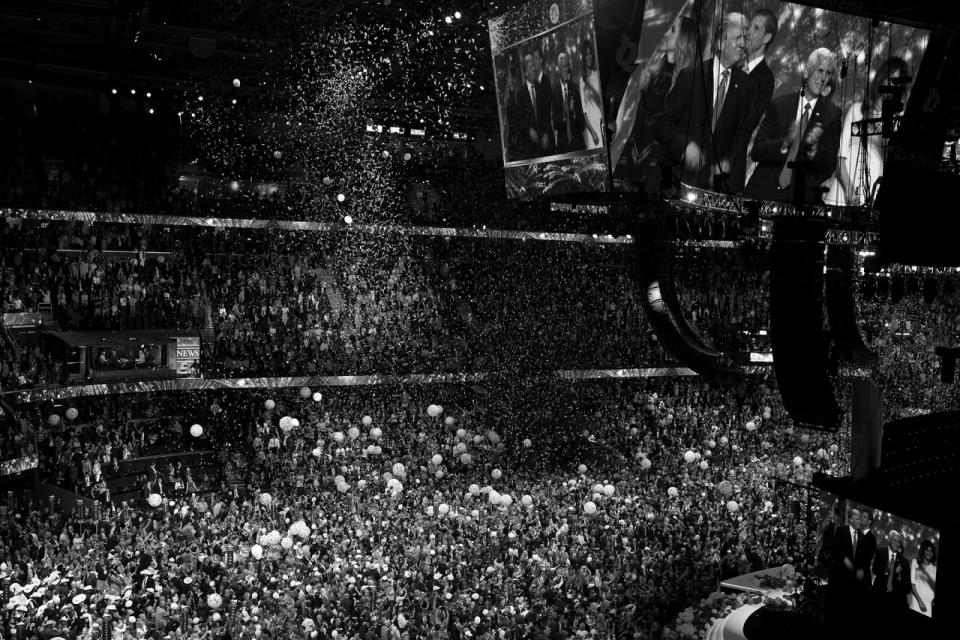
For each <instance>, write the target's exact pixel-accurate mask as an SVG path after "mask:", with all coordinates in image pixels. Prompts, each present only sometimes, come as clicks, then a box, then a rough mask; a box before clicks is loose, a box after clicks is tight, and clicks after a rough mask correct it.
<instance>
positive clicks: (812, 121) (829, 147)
mask: <svg viewBox="0 0 960 640" xmlns="http://www.w3.org/2000/svg"><path fill="white" fill-rule="evenodd" d="M836 68H837V61H836V56H834V54H833V52H831V51H830V50H829V49H825V48H820V49H817V50H815V51H814V52H813V53H811V54H810V56H809V57H808V58H807V61H806V65H805V67H804V69H805V75H804V77H803V84H802V86H801V87H800V89H799V90H798V91H794V92H792V93H788V94H785V95H782V96H778V97H776V98H774V99H772V100H771V101H770V105H769V106H768V107H767V111H766V113H765V114H764V116H763V120H762V121H761V122H760V129H759V130H758V131H757V139H756V141H755V142H754V145H753V151H752V153H751V157H752V158H753V160H754V161H755V162H757V168H756V170H755V171H754V172H753V176H752V177H751V178H750V182H749V183H748V184H747V189H746V193H747V194H748V195H749V196H752V197H754V198H759V199H762V200H781V201H789V200H794V199H795V197H799V198H800V199H801V201H802V202H804V203H807V204H820V203H822V199H823V193H824V191H826V189H825V188H824V187H823V186H822V184H823V183H824V182H826V181H827V180H829V179H830V177H831V176H832V175H833V172H834V170H835V169H836V167H837V152H838V150H839V147H840V122H841V119H842V113H841V112H840V109H839V107H837V106H836V105H835V104H833V103H832V102H830V100H829V99H828V98H827V97H826V96H825V95H823V94H824V92H825V90H826V88H827V87H828V86H829V85H830V82H831V80H832V79H833V77H834V75H835V73H836ZM794 162H803V163H805V164H806V166H805V167H802V168H797V167H795V166H793V163H794ZM799 170H802V171H804V172H805V175H804V176H803V178H804V180H803V185H804V186H803V190H802V191H800V192H796V193H795V191H796V189H797V188H798V178H799Z"/></svg>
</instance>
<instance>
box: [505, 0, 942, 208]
mask: <svg viewBox="0 0 960 640" xmlns="http://www.w3.org/2000/svg"><path fill="white" fill-rule="evenodd" d="M490 35H491V43H492V49H493V58H494V67H495V71H496V80H497V95H498V100H499V107H500V122H501V133H502V141H503V149H504V166H505V169H506V179H507V191H508V194H509V195H510V196H514V197H538V196H552V195H559V194H563V193H573V192H583V191H608V190H612V191H622V192H634V191H640V192H647V193H659V190H660V186H661V184H662V182H663V180H664V179H668V180H671V181H674V180H676V181H680V182H683V183H685V184H689V185H692V186H696V187H700V188H705V189H717V190H720V191H724V192H729V193H740V194H744V195H746V196H748V197H752V198H757V199H763V200H784V201H785V200H792V199H794V198H795V197H799V198H800V199H801V200H803V201H804V202H809V203H813V204H820V203H826V204H835V205H859V204H864V203H865V202H867V201H868V200H869V199H870V196H871V195H872V194H873V193H874V191H875V189H876V186H877V184H878V181H879V179H880V177H881V176H882V174H883V140H884V139H883V136H881V135H879V127H877V132H876V134H875V135H870V136H858V135H854V129H855V127H854V123H858V122H861V121H863V120H868V119H869V120H875V121H879V120H880V119H881V117H882V116H883V115H884V114H883V103H884V97H889V102H888V109H889V107H890V105H891V104H893V103H895V102H900V103H904V104H905V103H906V101H907V98H908V96H909V91H910V83H909V81H908V80H907V79H908V78H911V77H913V76H915V75H916V72H917V70H918V68H919V66H920V63H921V61H922V59H923V54H924V52H925V50H926V46H927V41H928V38H929V31H927V30H924V29H920V28H916V27H911V26H905V25H900V24H894V23H889V22H880V23H879V24H877V25H871V21H870V19H869V18H866V17H861V16H855V15H850V14H846V13H841V12H837V11H829V10H826V9H822V8H817V7H811V6H806V5H802V4H796V3H789V2H773V1H769V0H744V1H740V2H736V1H734V2H730V1H724V2H717V1H716V0H698V1H696V2H695V1H694V0H646V2H644V1H643V0H583V1H573V0H571V1H569V2H550V1H549V0H534V1H533V2H530V3H528V4H526V5H523V6H522V7H520V8H519V9H516V10H514V11H512V12H510V13H507V14H504V15H503V16H501V17H499V18H497V19H494V20H491V22H490ZM598 86H599V89H598V88H597V87H598ZM891 86H894V87H898V88H899V90H900V91H901V93H900V95H890V93H889V91H888V90H887V89H885V87H891ZM887 115H888V116H889V115H890V114H889V113H888V114H887ZM794 162H800V163H803V164H802V165H794V164H793V163H794ZM604 163H606V167H604V166H601V165H603V164H604ZM794 166H802V170H801V169H799V168H798V169H794V168H792V167H794ZM605 168H606V170H605Z"/></svg>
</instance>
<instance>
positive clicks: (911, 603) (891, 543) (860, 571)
mask: <svg viewBox="0 0 960 640" xmlns="http://www.w3.org/2000/svg"><path fill="white" fill-rule="evenodd" d="M825 498H826V500H827V501H828V502H829V505H828V506H827V507H826V508H825V509H823V510H822V511H821V514H824V517H823V518H822V520H821V522H820V526H819V533H818V542H817V552H816V558H815V563H816V565H817V573H818V575H819V576H821V577H823V578H826V580H827V603H826V604H827V610H826V614H827V618H828V619H830V620H831V621H832V624H834V625H839V626H843V625H845V624H849V625H850V631H851V632H854V631H855V632H863V631H865V629H864V628H863V626H862V625H863V621H864V620H875V621H877V623H878V626H882V623H883V621H884V620H887V621H894V620H897V619H903V618H904V617H907V616H910V615H917V614H919V615H922V616H926V617H932V616H933V612H934V609H935V607H936V598H935V593H936V582H937V551H938V550H939V548H940V532H939V531H938V530H937V529H934V528H932V527H928V526H926V525H923V524H921V523H919V522H914V521H911V520H907V519H905V518H902V517H899V516H897V515H894V514H892V513H889V512H886V511H881V510H879V509H874V508H872V507H870V506H868V505H863V504H859V503H856V502H852V501H844V500H842V499H838V498H836V497H835V496H825ZM881 614H882V615H881ZM876 631H881V629H877V630H876ZM881 635H882V634H881Z"/></svg>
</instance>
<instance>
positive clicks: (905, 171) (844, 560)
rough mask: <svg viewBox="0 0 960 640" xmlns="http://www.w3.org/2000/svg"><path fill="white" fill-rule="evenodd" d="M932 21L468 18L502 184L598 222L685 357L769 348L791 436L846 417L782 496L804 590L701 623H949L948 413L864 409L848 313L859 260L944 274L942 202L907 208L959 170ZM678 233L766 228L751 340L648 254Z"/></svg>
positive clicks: (720, 5)
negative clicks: (763, 313) (761, 341)
mask: <svg viewBox="0 0 960 640" xmlns="http://www.w3.org/2000/svg"><path fill="white" fill-rule="evenodd" d="M936 19H937V16H926V17H920V16H917V15H916V12H914V13H913V14H911V12H909V11H904V10H903V9H902V7H900V6H898V5H897V3H894V2H876V3H869V4H868V3H858V2H803V3H788V2H773V1H740V2H718V1H716V0H646V1H644V0H558V1H552V0H532V1H531V2H528V3H525V4H522V5H520V6H518V7H517V8H515V9H513V10H511V11H508V12H506V13H504V14H502V15H500V16H498V17H496V18H494V19H491V20H490V23H489V30H490V40H491V51H492V58H493V60H492V62H493V68H494V76H495V80H496V90H497V103H498V109H499V121H500V134H501V145H502V150H503V163H504V173H505V180H506V191H507V194H508V195H509V196H510V197H514V198H522V199H546V200H549V201H550V202H551V203H552V208H553V210H555V211H562V212H577V211H582V212H584V213H588V212H589V213H590V214H596V212H597V211H601V212H605V213H606V214H607V215H609V216H610V218H611V219H612V220H613V221H612V222H611V226H612V227H616V228H619V229H621V230H622V232H623V236H625V237H626V239H627V240H628V241H632V242H633V243H634V245H635V246H636V253H635V256H636V258H635V264H633V265H631V267H632V269H633V272H634V273H635V275H636V277H637V278H639V280H640V285H641V286H642V287H644V288H645V289H646V290H647V292H648V295H647V300H646V304H645V307H644V308H645V313H646V315H647V316H648V318H649V319H650V321H651V323H652V324H653V326H654V328H655V330H656V332H657V336H658V337H659V339H660V340H661V342H662V343H663V344H664V345H666V346H667V347H668V348H669V349H670V350H671V351H672V352H673V353H674V355H675V356H676V357H677V358H678V359H680V360H681V361H682V362H683V363H684V364H685V365H686V366H688V367H689V368H691V369H693V370H694V371H696V372H697V373H699V374H701V375H704V376H739V375H746V374H748V373H749V372H750V370H751V368H752V365H754V364H756V363H757V362H758V361H762V362H764V364H766V365H767V366H769V365H770V364H771V363H770V361H771V360H772V366H773V369H774V372H775V374H776V377H777V383H778V388H779V390H780V392H781V395H782V398H783V402H784V405H785V406H786V408H787V409H788V411H789V412H790V414H791V416H792V417H793V419H794V421H795V424H796V425H797V426H798V427H799V428H801V429H816V430H831V431H835V430H838V429H841V428H843V429H850V432H851V443H852V444H851V451H850V458H851V465H850V468H851V476H850V477H847V478H833V477H826V476H822V477H818V478H817V479H816V481H815V482H814V485H811V486H809V487H806V490H807V494H808V496H809V498H808V500H807V504H806V505H798V508H802V509H804V510H805V511H806V513H807V516H808V526H809V527H810V529H811V530H815V531H817V535H816V536H811V539H810V544H809V545H808V546H809V557H808V558H807V559H806V561H805V562H804V566H803V568H802V569H801V572H802V573H803V575H802V576H801V577H800V579H799V584H800V585H801V586H800V587H799V588H800V589H801V590H802V591H803V596H802V597H801V600H800V601H801V602H802V603H803V606H801V607H797V609H796V610H782V609H778V608H776V607H770V606H766V605H756V606H754V605H751V607H753V608H750V609H748V610H744V611H737V612H734V614H732V615H731V616H730V618H731V619H730V620H727V621H726V623H725V624H724V625H722V628H721V629H720V636H718V637H723V638H750V639H751V640H756V639H758V638H794V637H796V638H811V637H857V636H859V635H867V634H869V633H873V634H877V637H899V636H900V634H903V637H911V638H928V637H947V636H951V637H952V636H953V635H954V627H956V626H957V624H958V622H960V620H958V618H960V612H958V610H957V608H956V607H954V606H952V605H953V604H954V603H956V602H960V598H958V587H957V584H958V583H957V577H956V576H957V570H956V569H957V567H956V566H955V565H956V564H957V555H956V548H957V547H956V545H957V542H956V539H957V533H958V528H960V520H958V517H957V515H956V514H957V513H958V511H957V509H956V505H957V499H956V497H955V495H954V494H952V493H951V491H950V488H951V487H953V486H958V485H957V481H958V480H960V478H958V477H957V474H958V472H960V439H958V437H960V425H958V424H957V422H958V417H957V416H956V415H953V414H950V415H938V414H932V415H925V416H921V417H918V418H915V419H910V420H906V421H899V422H892V423H890V424H884V420H883V412H882V398H883V392H884V390H883V389H881V388H879V387H878V386H877V385H876V384H875V383H874V382H872V381H871V380H870V379H869V378H866V377H863V376H862V375H861V376H860V377H859V378H858V376H857V375H856V372H857V370H858V368H862V367H863V366H864V365H866V364H869V363H871V362H873V361H874V360H875V359H876V354H874V353H871V352H870V350H869V349H868V348H867V347H866V346H865V341H864V338H863V336H862V335H861V333H860V329H859V327H858V324H857V308H856V301H855V293H856V287H857V286H858V281H859V279H860V276H861V275H862V274H863V273H864V270H865V271H866V272H869V271H871V270H878V269H880V268H882V267H883V265H888V264H891V263H897V264H906V265H936V266H957V267H960V249H958V247H960V242H958V239H960V218H958V217H957V216H950V217H945V216H942V215H938V212H936V211H934V210H935V207H930V208H928V210H924V211H923V212H921V213H917V212H916V209H917V207H916V203H915V199H916V197H917V185H919V184H924V185H929V188H928V187H924V190H923V191H924V192H931V191H930V190H931V189H932V190H934V191H944V190H948V189H953V190H954V191H955V190H956V189H957V187H958V186H960V185H958V184H957V182H958V180H957V175H956V172H955V171H949V170H945V168H944V166H943V153H944V144H945V140H947V139H948V138H949V131H948V121H949V118H950V114H951V109H952V104H951V103H952V101H953V99H954V97H953V96H954V94H955V91H954V90H953V88H952V86H951V85H952V84H953V83H955V81H956V79H957V77H958V61H960V47H958V39H957V36H956V34H955V33H954V30H953V29H952V28H950V27H948V26H945V25H943V24H942V23H941V24H937V23H936ZM937 185H939V186H937ZM931 229H935V230H936V232H934V233H931V231H930V230H931ZM628 233H629V234H630V235H627V234H628ZM690 242H701V243H713V245H712V246H734V247H735V246H738V243H744V242H764V243H767V246H768V247H769V258H770V264H771V267H770V269H771V273H770V291H769V296H770V316H771V328H770V334H771V335H770V336H769V342H770V345H771V347H772V355H767V356H765V355H764V354H746V355H747V357H744V355H745V354H734V353H723V352H721V351H719V350H717V349H715V348H714V347H713V346H712V345H710V344H709V343H708V342H707V341H706V340H705V339H704V338H703V337H702V336H700V335H698V333H697V332H696V331H695V330H694V329H693V328H692V324H691V323H690V322H689V320H688V319H687V312H686V310H685V309H684V308H683V306H682V304H681V302H680V299H679V296H678V294H677V289H676V286H675V284H674V281H673V275H672V267H671V265H672V263H673V258H674V256H675V254H676V251H677V247H678V246H680V245H681V244H683V243H690ZM931 243H932V248H931ZM864 255H869V256H870V259H868V260H866V261H864V260H862V259H861V258H862V257H863V256H864ZM868 276H869V273H868ZM942 346H944V347H945V348H950V347H954V346H955V345H942ZM751 356H757V357H751ZM953 361H955V357H954V360H953ZM851 372H852V373H853V375H852V377H853V380H854V383H853V386H852V390H850V391H849V393H847V394H845V395H844V394H842V393H840V392H839V391H838V388H839V384H840V377H841V374H850V373H851ZM847 377H848V378H849V377H850V376H849V375H848V376H847ZM845 404H849V405H850V406H843V405H845ZM853 514H856V516H855V517H854V515H853ZM868 516H869V519H871V520H872V523H867V520H868ZM861 522H864V523H867V525H868V526H866V527H865V526H863V525H862V524H861ZM871 524H872V526H873V528H874V529H875V531H873V532H872V533H871V532H870V531H869V528H870V525H871ZM893 530H897V534H891V533H890V532H891V531H893ZM861 532H863V533H862V535H863V536H865V539H870V538H871V536H872V540H873V542H864V543H862V544H861V543H860V540H859V536H860V535H861ZM868 533H870V536H868V535H867V534H868ZM846 534H849V535H846ZM891 535H892V538H897V537H898V536H899V542H898V543H897V544H894V545H893V546H891V544H890V543H889V540H888V539H889V538H890V537H891ZM881 537H882V538H883V539H882V540H881ZM847 538H849V540H847ZM847 544H849V545H850V547H852V548H851V549H850V551H849V553H848V555H844V553H843V547H844V546H845V545H847ZM871 545H872V546H871ZM898 545H899V547H898ZM931 546H932V547H933V554H934V555H935V556H936V561H935V562H936V566H940V565H942V567H943V568H942V570H941V571H939V578H940V579H939V581H937V579H936V578H934V577H931V576H930V575H929V574H931V573H932V574H936V571H935V568H934V569H932V570H931V569H930V567H931V566H934V565H933V564H931V562H930V559H929V557H928V556H929V555H930V550H929V547H931ZM894 547H898V548H897V549H896V550H891V549H893V548H894ZM854 552H857V553H854ZM868 552H869V555H870V557H869V558H867V557H866V556H867V555H868ZM883 554H886V556H885V558H886V559H885V561H884V562H880V561H879V560H878V559H877V558H879V557H880V555H883ZM920 554H923V556H924V557H922V558H921V557H920ZM908 559H909V560H908ZM848 562H849V564H850V566H849V567H848V566H847V564H848ZM911 562H912V563H913V564H911ZM885 563H886V564H885ZM890 567H894V569H893V571H892V572H891V571H890V570H889V569H890ZM918 567H919V568H918ZM884 576H886V578H888V580H887V581H884ZM911 578H918V579H919V580H920V581H921V582H924V586H923V589H925V591H924V592H923V593H920V594H916V593H914V589H915V586H914V584H910V579H911ZM914 582H916V581H914ZM755 583H756V580H753V579H751V580H746V579H745V580H740V581H737V580H732V581H728V582H726V583H724V587H725V588H730V589H746V588H748V587H746V586H745V585H747V584H755ZM791 588H792V587H791ZM904 589H906V590H904ZM767 591H769V590H767ZM763 595H766V596H770V595H771V594H770V593H765V594H763ZM774 595H775V594H774ZM900 595H902V598H901V597H900ZM924 598H926V599H928V600H930V601H931V602H930V604H929V605H928V604H926V603H924V604H923V605H922V606H921V604H920V602H921V601H922V600H923V599H924ZM773 599H774V600H775V598H773ZM936 602H939V603H940V606H939V607H937V606H936ZM911 603H912V604H911ZM943 603H949V604H948V605H947V606H943ZM901 605H902V606H901ZM908 605H910V606H908ZM921 609H922V610H921ZM711 637H713V635H711Z"/></svg>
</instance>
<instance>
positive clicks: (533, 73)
mask: <svg viewBox="0 0 960 640" xmlns="http://www.w3.org/2000/svg"><path fill="white" fill-rule="evenodd" d="M489 26H490V45H491V50H492V54H493V66H494V76H495V80H496V90H497V105H498V108H499V117H500V136H501V143H502V147H503V165H504V173H505V177H506V184H507V195H508V196H509V197H512V198H531V199H532V198H539V197H551V196H562V195H567V194H571V193H584V192H590V193H595V192H602V191H608V190H609V182H610V180H609V169H608V166H609V165H608V161H607V148H606V143H607V137H606V135H605V125H604V121H603V98H602V96H601V93H600V74H599V70H598V66H597V49H596V39H595V38H594V1H593V0H563V1H553V0H532V1H531V2H529V3H527V4H524V5H522V6H520V7H519V8H517V9H514V10H513V11H510V12H508V13H505V14H503V15H501V16H498V17H496V18H493V19H491V20H490V23H489Z"/></svg>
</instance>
